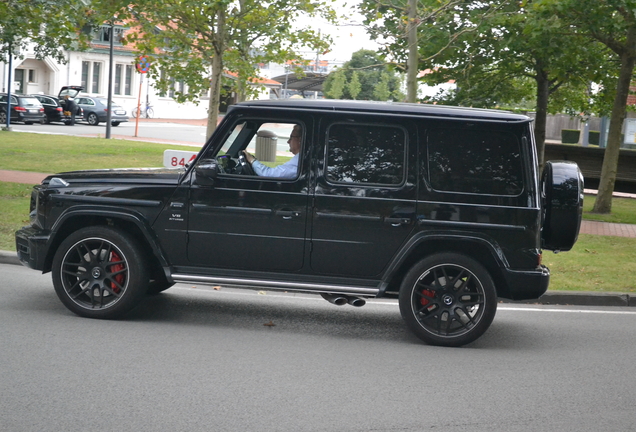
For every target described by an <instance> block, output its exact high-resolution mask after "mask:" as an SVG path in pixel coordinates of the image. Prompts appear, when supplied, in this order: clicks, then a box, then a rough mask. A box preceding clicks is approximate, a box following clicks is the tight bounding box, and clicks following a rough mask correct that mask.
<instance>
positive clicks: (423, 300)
mask: <svg viewBox="0 0 636 432" xmlns="http://www.w3.org/2000/svg"><path fill="white" fill-rule="evenodd" d="M422 294H423V295H425V296H426V297H429V298H434V297H435V291H433V290H429V289H425V290H422ZM430 302H431V301H430V300H429V299H427V298H424V297H422V298H421V299H420V303H422V306H428V304H429V303H430Z"/></svg>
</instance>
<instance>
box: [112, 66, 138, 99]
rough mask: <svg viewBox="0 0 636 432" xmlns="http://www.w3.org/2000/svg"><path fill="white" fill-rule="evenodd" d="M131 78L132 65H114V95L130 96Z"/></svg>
mask: <svg viewBox="0 0 636 432" xmlns="http://www.w3.org/2000/svg"><path fill="white" fill-rule="evenodd" d="M132 77H133V67H132V65H123V64H116V65H115V89H114V93H115V94H116V95H126V96H131V95H132Z"/></svg>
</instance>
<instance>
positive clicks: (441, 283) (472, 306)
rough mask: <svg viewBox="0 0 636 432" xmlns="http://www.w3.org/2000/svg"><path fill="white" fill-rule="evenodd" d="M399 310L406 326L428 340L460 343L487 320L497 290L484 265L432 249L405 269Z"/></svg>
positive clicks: (494, 307)
mask: <svg viewBox="0 0 636 432" xmlns="http://www.w3.org/2000/svg"><path fill="white" fill-rule="evenodd" d="M399 303H400V312H401V314H402V318H403V319H404V321H405V322H406V324H407V325H408V326H409V328H410V329H411V330H412V331H413V332H414V333H415V335H416V336H417V337H419V338H420V339H421V340H423V341H424V342H426V343H428V344H430V345H441V346H461V345H465V344H467V343H470V342H473V341H475V340H476V339H477V338H479V337H480V336H481V335H482V334H483V333H484V332H485V331H486V330H487V329H488V327H489V326H490V324H491V323H492V320H493V319H494V317H495V313H496V311H497V294H496V290H495V286H494V283H493V281H492V278H491V277H490V274H489V273H488V271H487V270H486V269H485V268H484V267H483V266H482V265H481V264H479V263H478V262H477V261H475V260H473V259H472V258H469V257H467V256H464V255H460V254H456V253H441V254H437V255H432V256H430V257H428V258H425V259H423V260H422V261H420V262H419V263H417V264H416V265H415V266H413V268H412V269H411V270H410V271H409V272H408V273H407V275H406V276H405V278H404V281H403V282H402V286H401V288H400V300H399Z"/></svg>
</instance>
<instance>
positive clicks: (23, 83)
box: [0, 26, 281, 119]
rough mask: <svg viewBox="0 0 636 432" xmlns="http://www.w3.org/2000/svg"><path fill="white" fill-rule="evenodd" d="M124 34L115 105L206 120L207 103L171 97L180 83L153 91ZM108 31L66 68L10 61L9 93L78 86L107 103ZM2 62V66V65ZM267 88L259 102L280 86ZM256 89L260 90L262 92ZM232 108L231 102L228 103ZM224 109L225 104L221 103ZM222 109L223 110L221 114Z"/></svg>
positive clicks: (27, 58)
mask: <svg viewBox="0 0 636 432" xmlns="http://www.w3.org/2000/svg"><path fill="white" fill-rule="evenodd" d="M124 31H125V29H124V28H122V27H115V29H114V34H115V39H114V50H113V52H114V55H113V63H114V66H113V101H114V102H115V103H117V104H119V105H121V106H122V107H124V108H125V109H126V111H127V112H128V114H130V113H131V112H132V111H133V110H134V109H135V108H136V107H137V101H138V99H140V100H141V105H142V106H144V104H145V103H146V102H148V103H149V104H150V105H151V106H152V108H153V111H154V113H155V117H156V118H180V119H201V118H206V117H207V108H208V102H209V99H208V97H202V98H201V99H200V102H199V103H198V104H195V103H191V102H188V103H181V104H180V103H177V102H175V101H174V99H173V98H172V96H173V95H174V90H179V91H183V90H187V89H186V88H184V85H183V83H179V82H177V83H175V87H174V90H173V91H172V92H168V93H167V94H159V93H158V92H157V91H156V90H155V89H154V88H153V86H152V82H151V81H150V80H149V79H148V77H147V75H145V74H141V73H139V72H138V71H137V69H136V65H135V61H136V57H135V53H134V52H133V50H132V48H130V47H126V46H123V45H122V44H121V43H119V42H118V41H119V39H120V37H121V35H122V34H123V32H124ZM109 37H110V27H109V26H103V27H102V28H101V31H99V32H98V33H97V34H96V36H95V39H94V40H93V42H92V44H91V49H90V50H88V51H85V52H79V51H67V52H66V55H67V57H66V60H67V63H66V64H60V63H57V62H56V61H55V60H53V59H50V58H45V59H44V60H38V59H36V57H35V52H34V50H33V49H30V50H27V51H26V52H22V56H21V57H23V59H18V58H15V57H14V59H13V69H14V70H13V72H12V81H13V85H12V86H11V92H12V93H21V94H38V93H39V94H47V95H53V96H55V95H57V94H58V93H59V91H60V89H61V87H62V86H65V85H81V86H83V87H84V92H83V93H82V94H85V95H89V96H103V97H106V96H107V93H108V66H109ZM3 62H4V63H3ZM8 69H9V67H8V61H6V59H0V92H2V93H6V92H7V89H8V83H7V80H8V76H9V73H8ZM259 84H260V85H264V86H265V90H263V91H261V92H260V93H259V95H258V97H257V98H258V99H268V98H270V89H278V88H280V87H281V84H280V83H277V82H274V81H272V80H269V79H264V80H263V81H262V82H259ZM260 85H259V87H260ZM229 102H230V103H231V100H230V101H229ZM225 104H227V101H226V102H225ZM223 106H224V104H222V109H223Z"/></svg>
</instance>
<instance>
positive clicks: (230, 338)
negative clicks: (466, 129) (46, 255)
mask: <svg viewBox="0 0 636 432" xmlns="http://www.w3.org/2000/svg"><path fill="white" fill-rule="evenodd" d="M0 278H1V280H2V286H1V287H0V294H1V295H0V326H1V328H2V333H1V334H0V347H1V350H0V388H2V397H1V398H0V430H3V431H39V432H44V431H97V430H99V431H122V430H126V431H171V432H172V431H259V432H261V431H263V432H264V431H294V432H298V431H352V432H353V431H424V430H426V431H428V430H438V431H451V432H454V431H466V430H470V431H506V432H515V431H550V432H552V431H556V430H558V431H560V432H565V431H577V432H581V431H594V432H597V431H627V430H634V428H635V425H634V423H635V420H636V409H635V406H634V400H636V385H635V384H636V373H635V372H636V370H635V369H636V361H635V360H634V359H635V358H636V344H635V343H634V336H633V335H634V328H635V327H636V312H634V311H633V309H631V308H624V307H612V308H591V307H577V308H574V307H555V306H527V305H524V306H515V305H510V304H502V305H500V308H499V311H498V313H497V317H496V318H495V321H494V323H493V325H492V327H491V328H490V330H489V331H488V332H487V333H486V334H485V335H484V336H483V337H482V338H480V339H479V340H478V341H477V342H475V343H473V344H471V345H469V346H467V347H463V348H456V349H451V348H439V347H431V346H427V345H423V344H421V343H420V342H419V341H418V340H417V339H415V338H414V337H413V336H411V335H410V334H409V333H408V331H407V330H406V328H405V326H404V324H403V323H402V321H401V318H400V314H399V311H398V308H397V305H396V303H395V302H392V301H380V300H376V301H371V302H369V303H367V306H365V307H363V308H353V307H350V306H343V307H337V306H334V305H331V304H329V303H327V302H326V301H324V300H322V299H320V298H319V297H315V296H305V295H290V294H285V293H273V292H266V293H259V292H255V291H236V290H227V289H222V288H221V289H220V290H214V289H212V288H211V287H202V286H197V287H196V288H195V287H193V286H190V285H177V286H175V287H174V288H172V289H170V290H168V291H166V292H165V293H163V294H161V295H159V296H155V297H150V298H148V299H147V300H146V301H145V303H144V304H143V305H142V306H140V307H139V308H138V309H136V310H135V311H134V312H133V313H132V314H131V315H130V316H129V317H128V318H127V319H126V320H122V321H99V320H90V319H84V318H78V317H76V316H74V315H72V314H71V313H70V312H68V311H67V310H66V309H65V308H64V307H63V306H62V305H61V303H60V302H59V301H58V299H57V297H56V296H55V293H54V291H53V289H52V285H51V281H50V277H49V275H41V274H39V273H38V272H36V271H33V270H29V269H27V268H24V267H20V266H15V265H5V264H0ZM265 324H273V326H272V325H265Z"/></svg>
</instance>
